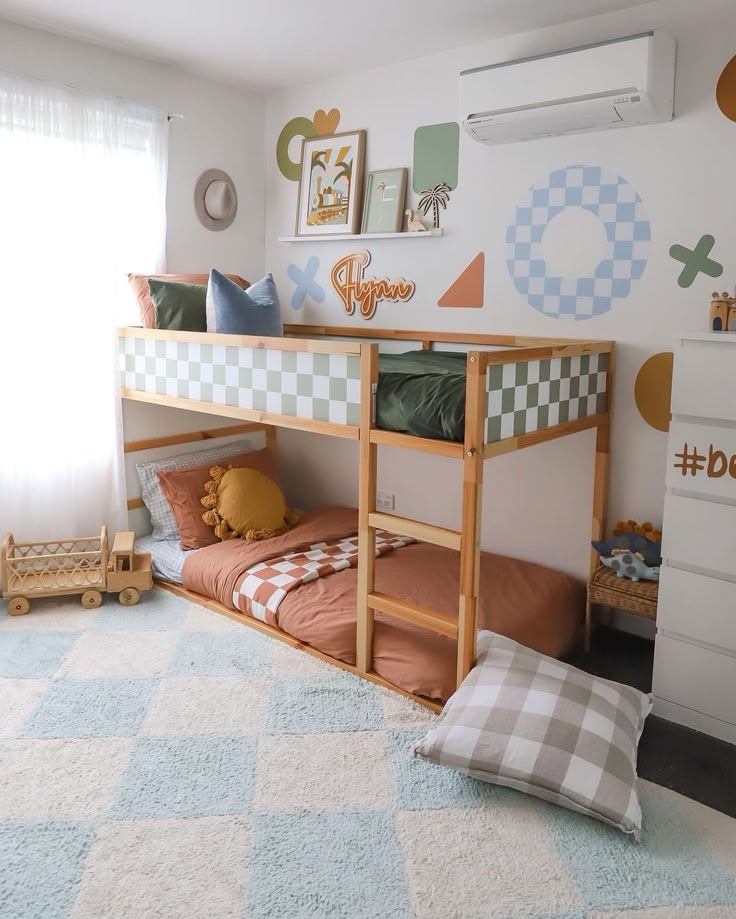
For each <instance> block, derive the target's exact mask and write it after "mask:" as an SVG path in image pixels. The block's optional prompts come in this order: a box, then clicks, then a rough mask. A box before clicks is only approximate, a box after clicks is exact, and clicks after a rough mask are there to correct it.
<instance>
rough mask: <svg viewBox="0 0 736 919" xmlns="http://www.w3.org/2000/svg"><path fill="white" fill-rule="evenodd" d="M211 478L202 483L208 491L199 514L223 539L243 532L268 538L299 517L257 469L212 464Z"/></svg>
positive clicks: (294, 522)
mask: <svg viewBox="0 0 736 919" xmlns="http://www.w3.org/2000/svg"><path fill="white" fill-rule="evenodd" d="M210 475H211V476H212V479H211V480H210V481H209V482H207V483H206V484H205V486H204V487H205V491H206V492H207V494H206V495H205V497H204V498H202V505H203V506H204V507H206V508H208V510H206V511H205V513H204V514H202V520H204V522H205V523H206V524H207V526H211V527H214V530H215V536H217V537H219V538H220V539H221V540H222V541H223V542H224V541H225V540H227V539H234V538H235V537H236V536H242V537H243V538H244V539H251V540H256V539H270V538H271V537H272V536H280V535H281V534H282V533H285V532H286V531H287V530H289V529H291V527H293V526H294V524H296V523H297V522H298V520H299V518H298V516H297V515H296V514H295V513H294V512H293V511H292V510H290V509H289V508H288V507H287V505H286V500H285V498H284V495H283V492H282V491H281V489H280V488H279V486H278V485H277V484H276V483H275V482H274V481H273V480H272V479H269V477H268V476H267V475H264V474H263V473H262V472H259V471H258V470H257V469H245V468H235V469H233V468H230V469H227V470H225V469H223V468H222V467H221V466H213V467H212V469H210Z"/></svg>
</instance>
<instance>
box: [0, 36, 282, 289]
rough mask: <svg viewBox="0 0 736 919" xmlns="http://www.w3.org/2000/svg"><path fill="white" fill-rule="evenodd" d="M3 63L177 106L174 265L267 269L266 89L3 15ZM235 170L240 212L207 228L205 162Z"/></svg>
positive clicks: (171, 228)
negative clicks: (199, 196) (198, 188)
mask: <svg viewBox="0 0 736 919" xmlns="http://www.w3.org/2000/svg"><path fill="white" fill-rule="evenodd" d="M0 68H1V69H2V70H5V71H10V72H14V73H18V74H22V75H24V76H29V77H35V78H36V79H42V80H49V81H52V82H61V83H69V84H73V85H75V86H77V87H79V88H81V89H84V90H87V91H91V92H99V93H102V94H105V95H112V96H118V97H123V98H126V99H131V100H133V101H135V102H140V103H143V104H147V105H153V106H156V107H158V108H160V109H162V110H163V111H168V112H176V113H179V114H182V115H183V116H184V118H183V119H173V120H172V121H171V126H170V149H169V176H168V195H167V215H168V232H167V261H168V270H169V271H173V272H194V271H203V272H204V271H209V269H210V268H212V267H215V268H219V269H220V270H222V271H227V272H234V273H237V274H241V275H243V276H244V277H248V278H259V277H261V275H262V274H263V264H264V252H263V156H264V154H263V119H264V100H263V97H262V96H261V95H258V94H256V93H248V92H245V91H243V90H238V89H232V88H230V87H227V86H223V85H221V84H218V83H214V82H211V81H209V80H204V79H201V78H199V77H195V76H191V75H190V74H187V73H184V72H183V71H180V70H177V69H175V68H173V67H167V66H164V65H162V64H155V63H151V62H149V61H144V60H140V59H139V58H135V57H131V56H129V55H125V54H119V53H117V52H114V51H108V50H106V49H104V48H98V47H95V46H94V45H90V44H87V43H85V42H79V41H74V40H72V39H68V38H64V37H61V36H57V35H51V34H49V33H46V32H41V31H37V30H35V29H27V28H24V27H22V26H16V25H13V24H10V23H6V22H1V21H0ZM210 167H216V168H219V169H224V170H225V171H226V172H228V173H229V174H230V175H231V176H232V178H233V180H234V182H235V186H236V188H237V191H238V198H239V209H238V215H237V217H236V219H235V221H234V223H233V224H232V226H231V227H229V228H228V229H227V230H224V231H221V232H213V231H211V230H207V229H205V228H204V227H203V226H202V225H201V224H200V223H199V222H198V220H197V218H196V215H195V213H194V185H195V183H196V181H197V178H198V176H199V175H200V173H202V172H203V171H204V170H205V169H208V168H210Z"/></svg>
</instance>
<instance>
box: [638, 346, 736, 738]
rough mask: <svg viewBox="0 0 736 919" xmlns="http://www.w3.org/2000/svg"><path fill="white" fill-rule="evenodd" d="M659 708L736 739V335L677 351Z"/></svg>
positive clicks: (660, 615) (657, 672)
mask: <svg viewBox="0 0 736 919" xmlns="http://www.w3.org/2000/svg"><path fill="white" fill-rule="evenodd" d="M666 482H667V494H666V497H665V508H664V522H663V532H664V536H663V541H662V555H663V564H662V571H661V580H660V587H659V604H658V607H657V638H656V642H655V651H654V684H653V689H654V697H655V706H654V712H655V714H658V715H661V716H662V717H663V718H669V719H670V720H671V721H677V722H679V723H680V724H686V725H688V726H690V727H692V728H695V729H696V730H699V731H704V732H706V733H708V734H713V735H714V736H716V737H720V738H722V739H723V740H728V741H730V742H731V743H736V335H735V334H728V333H722V334H716V333H708V332H704V333H692V334H690V335H682V336H681V337H680V339H679V341H678V345H677V347H676V350H675V361H674V377H673V382H672V425H671V427H670V433H669V440H668V447H667V480H666Z"/></svg>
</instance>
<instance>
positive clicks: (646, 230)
mask: <svg viewBox="0 0 736 919" xmlns="http://www.w3.org/2000/svg"><path fill="white" fill-rule="evenodd" d="M569 207H573V208H582V209H583V210H586V211H588V212H589V213H591V214H594V215H595V216H596V217H597V218H598V219H599V220H600V221H601V223H602V225H603V229H604V231H605V234H606V251H605V255H604V257H603V258H602V259H601V261H600V262H599V263H598V265H597V266H596V268H595V270H594V271H593V272H592V274H591V275H589V276H587V277H586V276H580V277H568V276H560V275H555V274H554V273H553V272H551V271H550V270H549V268H548V266H547V262H546V260H545V257H544V244H543V239H544V232H545V230H546V229H547V226H548V225H549V224H550V223H551V221H552V220H553V219H554V218H555V217H556V216H557V215H558V214H560V213H561V212H562V211H564V210H565V209H566V208H569ZM651 238H652V231H651V226H650V223H649V220H648V219H647V215H646V213H645V210H644V204H643V202H642V200H641V198H640V197H639V195H638V194H637V193H636V191H635V190H634V189H633V188H632V187H631V185H629V183H628V182H627V181H626V179H624V178H622V177H621V176H619V175H616V173H614V172H610V171H608V170H605V169H601V168H600V167H598V166H583V165H580V164H576V165H574V166H568V167H567V168H566V169H556V170H555V171H554V172H552V173H550V175H549V177H548V178H547V180H546V181H545V182H542V183H541V184H539V185H534V186H533V187H532V188H530V189H529V191H528V192H527V194H526V195H525V196H524V198H523V200H522V201H521V202H520V203H519V205H518V207H517V208H516V215H515V217H514V222H513V223H512V224H511V226H509V228H508V230H507V231H506V265H507V267H508V270H509V274H510V275H511V279H512V280H513V282H514V287H515V288H516V289H517V291H518V292H519V293H520V294H521V295H522V296H524V297H526V298H527V301H528V303H529V305H530V306H531V307H533V308H534V309H535V310H538V311H539V312H540V313H542V314H544V315H545V316H549V317H550V318H555V319H557V318H560V317H571V318H573V319H591V318H593V317H594V316H602V315H603V314H604V313H607V312H608V311H609V310H610V309H611V308H612V307H613V305H614V303H615V301H616V300H617V299H620V298H623V297H628V296H629V294H630V293H631V287H632V283H633V282H634V281H637V280H638V279H639V278H640V277H641V276H642V274H643V273H644V269H645V268H646V265H647V259H648V257H649V247H650V240H651ZM571 245H572V243H571Z"/></svg>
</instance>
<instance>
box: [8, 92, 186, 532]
mask: <svg viewBox="0 0 736 919" xmlns="http://www.w3.org/2000/svg"><path fill="white" fill-rule="evenodd" d="M167 148H168V123H167V119H166V115H165V114H163V113H159V112H155V111H152V110H150V109H147V108H144V107H140V106H136V105H131V104H128V103H125V102H122V101H116V100H111V99H100V98H97V97H94V96H90V95H85V94H82V93H77V92H74V91H72V90H69V89H66V88H60V87H54V86H49V85H46V84H44V83H40V82H35V81H32V80H24V79H22V78H18V77H15V76H10V75H2V74H0V265H1V267H2V271H1V272H0V291H1V293H0V297H1V300H0V535H1V534H2V532H4V531H7V530H10V531H12V532H13V534H14V536H15V537H16V540H18V539H40V538H44V537H46V538H55V537H67V536H86V535H94V533H95V532H96V531H97V530H98V528H99V526H100V524H102V523H107V524H108V525H109V526H110V528H111V529H112V528H117V527H120V526H121V525H124V524H125V519H126V518H125V516H124V512H123V509H124V506H125V496H124V488H123V484H122V482H123V478H122V469H121V465H122V464H121V457H120V443H119V430H120V426H119V414H120V407H119V400H118V398H117V393H116V388H117V385H118V382H117V375H116V374H117V357H116V349H115V336H114V330H115V327H116V325H119V324H121V323H125V322H126V321H131V320H132V321H134V322H137V321H139V320H138V317H137V316H136V315H135V314H133V315H131V313H130V311H129V308H130V307H129V305H130V304H131V303H132V301H131V297H130V294H129V292H128V291H127V289H126V288H127V283H126V280H125V275H126V273H127V272H129V271H135V272H143V273H147V272H151V273H153V272H156V271H162V270H163V269H164V267H165V264H164V258H165V238H166V200H165V199H166V168H167V158H168V157H167V153H168V150H167Z"/></svg>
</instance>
